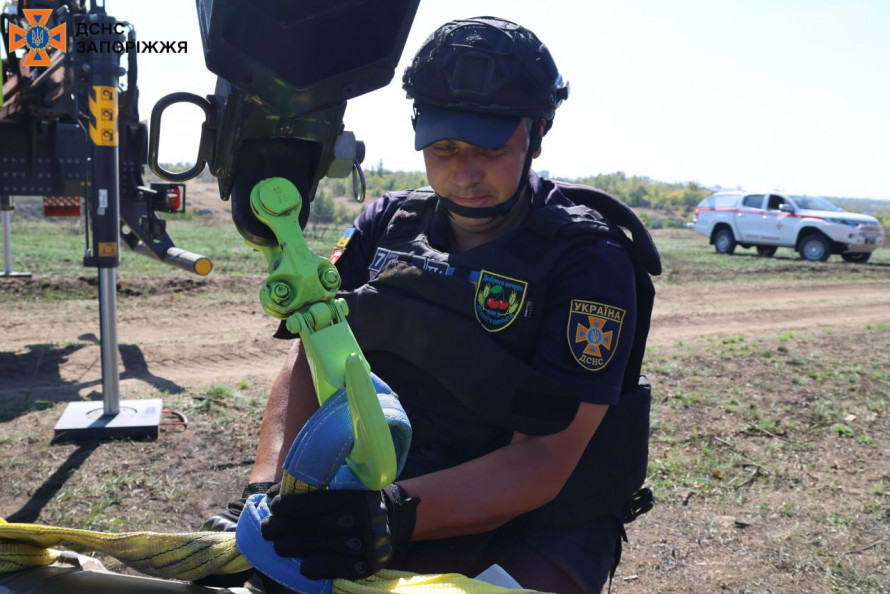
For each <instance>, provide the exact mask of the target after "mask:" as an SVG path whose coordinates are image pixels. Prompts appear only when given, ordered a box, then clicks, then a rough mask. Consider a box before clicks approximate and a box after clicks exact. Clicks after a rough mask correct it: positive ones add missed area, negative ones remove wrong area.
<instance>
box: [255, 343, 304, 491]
mask: <svg viewBox="0 0 890 594" xmlns="http://www.w3.org/2000/svg"><path fill="white" fill-rule="evenodd" d="M316 410H318V399H317V397H316V395H315V387H314V386H313V383H312V375H311V373H310V372H309V363H308V361H307V359H306V353H305V351H304V350H303V347H302V343H301V342H300V341H299V340H296V341H295V342H294V345H293V347H292V348H291V350H290V353H289V354H288V356H287V360H286V361H285V362H284V365H282V367H281V369H280V370H279V372H278V375H277V376H276V377H275V381H274V382H272V388H271V389H270V390H269V399H268V400H267V401H266V410H265V413H264V414H263V423H262V425H261V426H260V441H259V444H258V445H257V454H256V460H255V462H254V465H253V472H252V473H251V475H250V482H252V483H255V482H264V481H272V482H277V481H279V480H281V467H282V465H283V464H284V459H285V458H286V457H287V453H288V451H289V450H290V446H291V444H292V443H293V441H294V438H295V437H296V436H297V433H299V431H300V429H302V428H303V425H304V424H305V423H306V421H307V420H308V419H309V417H311V416H312V414H313V413H314V412H315V411H316Z"/></svg>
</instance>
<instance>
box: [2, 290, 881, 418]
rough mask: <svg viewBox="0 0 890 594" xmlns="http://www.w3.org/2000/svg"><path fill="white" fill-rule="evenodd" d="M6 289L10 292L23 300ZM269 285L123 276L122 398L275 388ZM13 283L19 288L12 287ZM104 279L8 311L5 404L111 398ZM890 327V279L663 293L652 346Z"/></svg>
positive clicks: (282, 345)
mask: <svg viewBox="0 0 890 594" xmlns="http://www.w3.org/2000/svg"><path fill="white" fill-rule="evenodd" d="M27 282H40V281H25V280H12V281H5V284H4V285H3V288H2V289H0V290H3V291H7V292H9V291H15V290H19V289H16V287H15V286H14V283H19V284H20V285H21V287H20V290H24V286H25V284H24V283H27ZM260 282H261V278H260V277H211V278H209V279H206V280H201V281H183V280H182V279H179V278H174V279H172V280H171V279H169V278H158V277H144V278H137V279H130V278H126V277H123V276H122V277H121V278H120V293H119V297H118V316H117V331H118V340H119V344H120V368H119V373H120V381H121V393H122V394H123V395H124V396H125V397H144V396H149V395H151V394H152V393H157V392H167V393H179V392H181V391H185V390H189V389H202V388H206V387H208V386H211V385H214V384H222V383H231V382H238V381H240V380H242V379H245V378H248V377H251V378H255V381H260V382H261V383H262V382H263V381H271V378H272V377H273V376H274V374H275V372H276V370H277V369H278V367H279V365H280V364H281V362H282V360H283V359H284V355H285V353H286V351H287V348H288V342H286V341H281V340H276V339H273V338H271V335H272V333H273V332H274V330H275V328H276V324H275V322H274V321H273V320H272V319H271V318H269V317H268V316H266V315H265V314H264V313H263V312H262V310H261V308H260V306H259V302H258V300H257V298H256V297H255V295H256V291H257V288H258V287H259V283H260ZM9 283H13V285H11V284H9ZM91 284H92V281H91V279H88V278H86V277H83V278H79V279H70V280H67V281H65V282H64V283H62V284H61V285H60V284H58V282H56V284H55V286H54V287H53V289H52V290H55V291H58V292H59V293H60V294H65V293H70V292H75V293H77V294H78V295H80V296H81V297H80V298H77V299H60V300H58V301H51V302H46V301H43V300H41V301H40V302H39V303H34V302H31V303H28V302H27V301H13V302H11V303H9V302H8V303H6V304H5V305H4V306H3V313H2V317H0V328H2V334H0V377H2V378H3V382H2V385H0V400H6V399H9V398H12V399H15V398H21V397H24V396H26V395H30V397H31V398H34V399H48V400H54V401H57V400H77V399H84V398H86V399H91V398H94V397H96V394H97V393H100V392H101V389H102V369H101V352H100V346H99V335H100V332H99V314H98V301H97V300H96V299H95V298H90V297H89V295H91V294H94V288H93V287H92V286H91ZM881 322H884V323H890V279H888V280H874V281H869V282H867V283H859V284H857V285H856V286H855V289H851V288H850V287H849V285H839V284H834V283H830V282H825V281H817V282H813V283H809V284H800V283H798V284H796V285H795V286H794V289H793V290H789V289H788V288H787V287H786V286H783V285H777V284H775V282H773V283H769V284H757V283H751V284H745V285H735V286H734V288H733V290H732V291H731V292H727V290H726V287H725V286H723V287H718V288H709V287H706V286H694V287H693V286H689V285H683V286H677V285H661V286H658V297H657V300H656V306H655V312H654V317H653V321H652V330H651V334H650V340H649V344H650V345H654V346H660V347H666V346H670V345H672V344H676V343H678V342H680V341H690V340H693V339H696V338H701V337H710V336H738V335H747V336H755V335H757V334H758V333H761V332H766V331H770V332H772V333H775V332H781V331H783V330H788V331H793V330H795V329H800V328H805V327H814V326H816V327H825V328H830V329H832V330H833V331H842V330H843V329H844V328H846V327H858V328H861V327H863V326H864V325H866V324H875V323H881Z"/></svg>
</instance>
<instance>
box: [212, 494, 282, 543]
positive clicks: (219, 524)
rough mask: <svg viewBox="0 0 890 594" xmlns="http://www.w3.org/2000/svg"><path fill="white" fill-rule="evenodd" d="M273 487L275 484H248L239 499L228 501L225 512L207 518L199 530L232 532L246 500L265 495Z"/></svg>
mask: <svg viewBox="0 0 890 594" xmlns="http://www.w3.org/2000/svg"><path fill="white" fill-rule="evenodd" d="M275 485H276V483H250V484H248V485H247V486H246V487H244V491H243V492H242V493H241V499H236V500H234V501H230V502H229V505H228V506H227V507H226V509H225V511H223V512H221V513H218V514H216V515H213V516H210V517H209V518H207V520H206V521H205V522H204V525H203V526H201V530H204V531H209V532H234V531H235V526H236V525H237V524H238V518H240V517H241V511H242V510H243V509H244V504H245V503H247V498H248V497H250V496H251V495H256V494H257V493H265V492H266V491H268V490H269V489H271V488H272V487H273V486H275Z"/></svg>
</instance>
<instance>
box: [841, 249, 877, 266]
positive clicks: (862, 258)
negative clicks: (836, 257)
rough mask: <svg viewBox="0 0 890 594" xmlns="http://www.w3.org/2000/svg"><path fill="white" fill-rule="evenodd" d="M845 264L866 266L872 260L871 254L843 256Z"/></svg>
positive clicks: (859, 253) (855, 253)
mask: <svg viewBox="0 0 890 594" xmlns="http://www.w3.org/2000/svg"><path fill="white" fill-rule="evenodd" d="M841 258H843V259H844V262H853V263H854V264H865V263H866V262H868V259H869V258H871V252H854V253H851V254H841Z"/></svg>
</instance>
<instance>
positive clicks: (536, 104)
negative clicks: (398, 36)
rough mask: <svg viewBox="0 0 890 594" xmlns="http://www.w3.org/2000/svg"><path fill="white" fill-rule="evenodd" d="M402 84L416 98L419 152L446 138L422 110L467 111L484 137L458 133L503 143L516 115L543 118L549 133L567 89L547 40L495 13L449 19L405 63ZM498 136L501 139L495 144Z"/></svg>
mask: <svg viewBox="0 0 890 594" xmlns="http://www.w3.org/2000/svg"><path fill="white" fill-rule="evenodd" d="M402 87H403V88H404V89H405V91H406V92H407V94H408V98H410V99H413V100H414V106H415V109H416V115H415V129H416V130H417V137H416V138H415V148H416V149H418V150H420V149H422V148H423V147H424V146H426V145H427V144H429V143H430V142H434V141H436V140H439V139H441V138H443V137H442V136H441V132H438V133H437V130H436V129H434V130H426V126H425V125H424V121H423V120H424V112H425V111H426V112H427V113H428V114H430V115H433V114H435V115H434V116H433V117H432V118H429V119H431V120H439V119H440V118H439V117H438V116H439V115H440V114H442V112H443V111H444V110H449V111H451V110H458V111H461V112H469V113H468V114H466V117H467V118H468V120H467V121H466V122H465V126H462V127H464V128H466V129H467V133H469V134H471V135H474V138H475V140H481V141H482V142H474V138H462V137H461V136H456V138H459V139H461V140H467V141H468V142H472V143H473V144H480V145H482V146H500V145H501V144H503V143H504V142H505V141H506V140H507V139H509V137H510V135H511V134H512V133H513V131H515V129H516V125H517V124H518V122H519V119H520V118H521V117H531V118H534V119H543V120H545V122H546V124H545V132H546V130H547V129H549V128H550V125H551V123H552V121H553V116H554V114H555V112H556V108H557V107H559V105H560V103H562V101H563V100H564V99H566V98H567V97H568V94H569V87H568V85H567V84H566V83H565V82H564V81H563V79H562V76H561V75H560V74H559V71H558V70H557V68H556V64H555V63H554V62H553V58H552V57H551V56H550V52H549V50H548V49H547V46H545V45H544V44H543V43H541V41H540V40H539V39H538V38H537V36H535V34H534V33H532V32H531V31H529V30H528V29H526V28H524V27H522V26H520V25H517V24H516V23H512V22H510V21H507V20H504V19H499V18H496V17H475V18H471V19H465V20H457V21H451V22H449V23H446V24H445V25H443V26H441V27H439V28H438V29H437V30H436V31H435V32H434V33H433V34H432V35H430V37H429V38H427V40H426V41H425V42H424V44H423V46H422V47H421V48H420V50H419V51H418V52H417V55H415V56H414V60H413V61H412V62H411V64H410V65H409V66H408V67H407V68H406V69H405V74H404V76H403V77H402ZM469 114H477V117H476V118H475V119H474V118H473V117H472V116H471V115H469ZM479 116H483V117H479ZM484 116H488V117H484ZM499 122H500V125H499ZM431 123H436V122H431ZM480 123H482V124H483V129H482V130H479V129H478V126H479V124H480ZM484 124H488V127H491V128H493V129H491V130H489V132H491V134H488V135H487V134H486V129H485V128H486V126H485V125H484ZM418 126H419V127H420V129H418ZM451 127H452V128H453V127H454V126H451ZM434 128H436V127H435V126H434ZM438 128H441V126H439V127H438ZM506 132H509V133H508V134H506V137H505V138H500V137H501V136H502V135H503V134H504V133H506ZM437 135H438V136H439V137H438V138H436V137H435V136H437ZM495 140H499V141H500V142H499V144H497V145H493V143H494V142H495Z"/></svg>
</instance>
